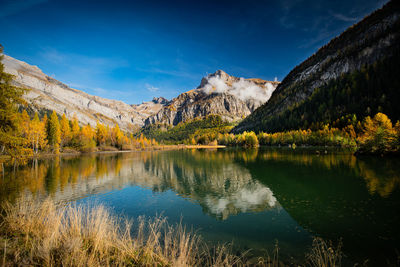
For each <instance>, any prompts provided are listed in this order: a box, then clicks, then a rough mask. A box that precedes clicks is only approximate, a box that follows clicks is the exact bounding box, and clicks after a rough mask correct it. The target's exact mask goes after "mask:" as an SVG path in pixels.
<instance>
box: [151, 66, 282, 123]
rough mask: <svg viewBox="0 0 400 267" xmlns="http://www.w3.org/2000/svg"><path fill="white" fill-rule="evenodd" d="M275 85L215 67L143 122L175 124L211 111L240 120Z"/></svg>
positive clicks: (263, 101)
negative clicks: (189, 88) (245, 77)
mask: <svg viewBox="0 0 400 267" xmlns="http://www.w3.org/2000/svg"><path fill="white" fill-rule="evenodd" d="M278 84H279V82H270V81H264V80H261V79H243V78H237V77H234V76H230V75H228V74H227V73H225V72H224V71H222V70H218V71H217V72H215V73H213V74H210V75H208V76H207V77H204V78H203V79H202V81H201V83H200V85H199V86H198V87H197V88H196V89H194V90H191V91H188V92H185V93H182V94H180V95H179V96H178V97H176V98H174V99H172V100H171V101H170V102H168V103H167V104H166V106H165V107H163V108H162V109H161V110H160V111H159V112H158V113H156V114H155V115H153V116H150V117H149V118H147V119H146V121H145V124H153V123H165V124H170V125H177V124H178V123H180V122H184V121H187V120H190V119H193V118H197V117H204V116H207V115H211V114H216V115H220V116H221V117H222V118H223V119H224V120H228V121H235V120H240V119H243V118H245V117H246V116H248V115H249V114H250V113H251V112H253V111H254V110H255V109H256V108H257V107H259V106H260V105H261V104H263V103H265V102H266V101H268V99H269V98H270V96H271V94H272V92H273V91H274V90H275V88H276V86H277V85H278Z"/></svg>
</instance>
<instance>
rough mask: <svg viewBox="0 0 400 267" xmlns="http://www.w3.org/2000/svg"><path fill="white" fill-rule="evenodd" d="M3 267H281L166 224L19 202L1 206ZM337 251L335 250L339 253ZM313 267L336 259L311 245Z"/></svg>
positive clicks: (320, 245)
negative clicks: (236, 253)
mask: <svg viewBox="0 0 400 267" xmlns="http://www.w3.org/2000/svg"><path fill="white" fill-rule="evenodd" d="M0 222H1V224H0V257H1V258H0V263H1V265H2V266H22V265H24V266H268V267H275V266H283V265H284V264H283V263H282V262H280V261H279V258H278V251H279V249H278V246H277V245H276V247H275V250H274V251H273V254H272V257H267V258H259V259H256V260H255V259H252V260H247V259H245V257H246V255H245V254H242V255H239V256H237V255H233V254H232V253H231V252H230V250H229V246H216V247H212V248H210V247H208V246H207V244H206V242H203V241H202V240H201V239H200V237H199V236H198V235H196V234H194V233H193V232H192V231H188V230H187V229H186V228H185V227H183V226H182V224H177V225H174V226H171V225H169V224H168V223H167V221H166V219H165V218H162V217H156V218H154V219H146V218H139V219H137V220H136V221H135V222H132V221H129V220H124V219H122V218H118V217H116V216H113V215H111V214H110V212H109V211H108V210H107V209H106V208H104V207H103V206H101V205H96V206H90V205H75V204H68V205H65V204H64V205H61V204H55V203H54V202H53V201H52V200H50V199H46V200H44V201H37V200H33V199H32V198H30V197H29V198H21V199H19V200H18V201H16V203H14V204H10V203H6V204H5V205H4V206H3V209H2V214H1V219H0ZM339 248H340V247H339ZM308 260H309V263H310V265H312V266H339V265H340V260H341V253H340V252H336V251H335V250H333V249H331V248H330V247H328V246H327V245H326V243H325V242H324V241H323V240H322V239H316V241H314V246H313V249H312V251H311V252H310V254H309V255H308Z"/></svg>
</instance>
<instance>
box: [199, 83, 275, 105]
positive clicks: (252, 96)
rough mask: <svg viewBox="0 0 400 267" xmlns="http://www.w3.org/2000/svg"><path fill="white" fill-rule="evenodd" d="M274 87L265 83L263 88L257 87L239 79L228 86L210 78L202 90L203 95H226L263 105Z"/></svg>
mask: <svg viewBox="0 0 400 267" xmlns="http://www.w3.org/2000/svg"><path fill="white" fill-rule="evenodd" d="M275 88H276V86H274V85H272V84H270V83H266V84H265V86H259V85H257V84H255V83H254V82H252V81H247V80H245V79H243V78H240V80H239V81H237V82H234V83H233V84H232V86H228V85H227V84H226V83H225V81H224V80H223V79H221V78H220V77H219V76H215V77H211V78H209V79H208V83H207V84H206V85H205V86H204V88H203V89H202V90H203V91H204V92H205V93H207V94H211V93H227V94H231V95H234V96H236V97H237V98H239V99H240V100H243V101H246V100H256V101H261V102H263V103H265V102H267V101H268V100H269V99H270V97H271V95H272V93H273V91H274V90H275Z"/></svg>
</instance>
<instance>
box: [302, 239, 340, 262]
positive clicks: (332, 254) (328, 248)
mask: <svg viewBox="0 0 400 267" xmlns="http://www.w3.org/2000/svg"><path fill="white" fill-rule="evenodd" d="M342 256H343V255H342V242H341V241H339V244H338V245H337V247H336V248H334V247H333V245H332V243H331V242H329V243H327V242H325V241H324V240H323V239H322V238H319V237H316V238H314V240H313V245H312V249H311V251H310V252H309V253H308V254H307V260H308V264H309V265H310V266H315V267H317V266H318V267H336V266H341V262H342Z"/></svg>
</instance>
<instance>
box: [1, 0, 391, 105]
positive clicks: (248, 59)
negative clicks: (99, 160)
mask: <svg viewBox="0 0 400 267" xmlns="http://www.w3.org/2000/svg"><path fill="white" fill-rule="evenodd" d="M386 2H387V1H386V0H352V1H348V0H336V1H329V0H325V1H318V0H292V1H290V0H280V1H279V0H269V1H268V0H265V1H263V0H246V1H234V0H230V1H206V0H205V1H190V0H186V1H174V0H170V1H163V0H160V1H152V0H146V1H145V0H143V1H122V0H113V1H103V0H93V1H90V0H88V1H85V0H80V1H74V0H0V29H1V35H0V44H2V45H3V46H4V52H5V54H7V55H10V56H12V57H14V58H16V59H19V60H22V61H25V62H27V63H29V64H31V65H36V66H38V67H39V68H40V69H42V71H43V72H44V73H46V74H47V75H49V76H51V77H53V78H55V79H57V80H59V81H61V82H63V83H65V84H67V85H69V86H70V87H72V88H76V89H80V90H83V91H85V92H87V93H89V94H95V95H99V96H102V97H106V98H112V99H118V100H122V101H124V102H126V103H129V104H136V103H141V102H143V101H149V100H151V99H152V98H153V97H155V96H163V97H166V98H168V99H172V98H173V97H176V96H177V95H178V94H180V93H182V92H185V91H188V90H191V89H193V88H196V87H197V86H198V85H199V84H200V81H201V78H202V77H203V76H205V75H207V74H208V73H213V72H215V71H216V70H218V69H222V70H224V71H225V72H227V73H228V74H230V75H234V76H237V77H245V78H261V79H265V80H274V79H275V78H277V79H278V80H279V81H281V80H282V79H283V78H284V77H285V76H286V75H287V74H288V73H289V71H290V70H291V69H292V68H294V67H295V66H296V65H298V64H300V63H301V62H302V61H303V60H305V59H306V58H307V57H309V56H310V55H312V54H313V53H314V52H316V51H317V50H318V48H319V47H321V46H322V45H324V44H326V43H327V42H329V40H330V39H332V38H333V37H335V36H337V35H339V34H340V33H341V32H343V31H344V30H345V29H346V28H347V27H349V26H351V25H352V24H354V23H356V22H358V21H359V20H361V19H362V18H363V17H365V16H366V15H368V14H370V13H371V12H373V11H374V10H376V9H378V8H380V7H382V5H384V4H385V3H386Z"/></svg>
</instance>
